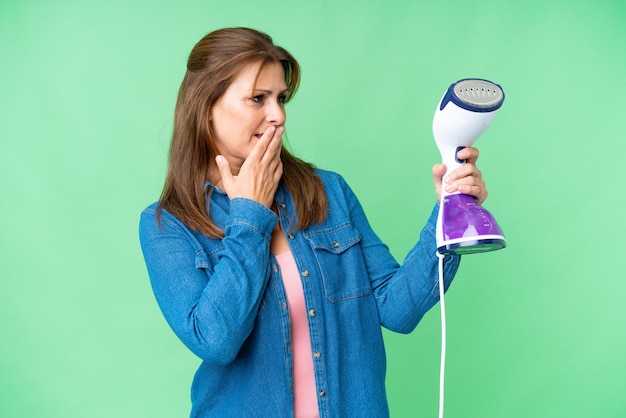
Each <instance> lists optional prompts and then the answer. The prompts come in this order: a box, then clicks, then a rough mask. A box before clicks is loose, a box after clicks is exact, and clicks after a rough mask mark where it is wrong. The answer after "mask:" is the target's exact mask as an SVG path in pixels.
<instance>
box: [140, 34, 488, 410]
mask: <svg viewBox="0 0 626 418" xmlns="http://www.w3.org/2000/svg"><path fill="white" fill-rule="evenodd" d="M299 80H300V69H299V66H298V63H297V62H296V60H295V59H294V58H293V57H292V56H291V54H289V53H288V52H287V51H285V50H284V49H282V48H280V47H278V46H275V45H274V44H273V43H272V40H271V38H270V37H269V36H267V35H265V34H263V33H260V32H257V31H254V30H251V29H245V28H232V29H222V30H218V31H215V32H213V33H210V34H208V35H206V36H205V37H204V38H203V39H202V40H200V42H198V44H196V46H195V47H194V49H193V50H192V52H191V54H190V57H189V60H188V64H187V72H186V75H185V78H184V80H183V82H182V85H181V87H180V91H179V95H178V101H177V105H176V110H175V123H174V133H173V139H172V144H171V149H170V156H169V167H168V173H167V178H166V181H165V186H164V189H163V193H162V196H161V199H160V200H159V202H158V203H155V204H153V205H151V206H150V207H148V208H147V209H146V210H145V211H144V212H143V213H142V217H141V223H140V239H141V245H142V249H143V252H144V257H145V260H146V264H147V267H148V272H149V275H150V280H151V283H152V287H153V290H154V294H155V297H156V299H157V302H158V304H159V306H160V308H161V310H162V312H163V314H164V316H165V318H166V320H167V321H168V323H169V325H170V326H171V328H172V329H173V330H174V332H175V333H176V335H177V336H178V337H179V338H180V339H181V340H182V341H183V343H185V345H186V346H187V347H188V348H189V349H190V350H192V351H193V352H194V353H195V354H196V355H198V356H199V357H200V358H201V359H202V364H201V366H200V368H199V369H198V371H197V373H196V376H195V379H194V382H193V385H192V411H191V416H192V417H231V416H232V417H256V416H259V417H293V416H297V417H318V416H319V417H349V416H355V417H384V416H388V414H389V412H388V407H387V400H386V395H385V385H384V383H385V351H384V347H383V337H382V331H381V326H384V327H386V328H388V329H390V330H393V331H396V332H402V333H408V332H411V331H412V330H413V329H414V328H415V326H416V325H417V323H418V322H419V321H420V319H421V318H422V316H423V315H424V314H425V313H426V311H428V309H430V308H431V307H432V306H433V305H434V304H435V303H436V302H437V300H438V288H437V278H438V276H437V262H438V260H437V257H436V254H435V252H436V244H435V236H434V231H435V222H436V215H437V209H438V206H437V205H435V208H434V210H433V213H432V214H431V216H430V218H429V219H428V222H427V224H426V226H425V227H424V229H423V230H422V232H421V235H420V241H419V242H418V243H417V244H416V245H415V247H414V248H413V249H412V250H411V251H410V252H409V254H408V255H407V257H406V259H405V260H404V263H403V265H402V266H399V265H398V264H397V263H396V261H395V260H394V258H393V257H392V256H391V254H390V253H389V250H388V248H387V247H386V246H385V245H384V244H383V243H382V242H381V241H380V240H379V238H378V237H377V236H376V235H375V233H374V232H373V231H372V229H371V227H370V225H369V224H368V221H367V219H366V217H365V214H364V212H363V209H362V208H361V206H360V204H359V202H358V201H357V198H356V197H355V195H354V194H353V193H352V191H351V189H350V188H349V187H348V185H347V184H346V183H345V181H344V180H343V179H342V177H340V176H339V175H337V174H335V173H332V172H328V171H324V170H319V169H316V168H313V166H312V165H310V164H308V163H305V162H303V161H301V160H299V159H297V158H296V157H294V156H292V155H291V154H290V153H289V152H288V151H287V150H286V149H285V148H283V147H282V139H281V138H282V134H283V132H284V124H285V118H286V113H285V107H284V106H285V103H286V102H288V101H289V100H290V99H291V98H292V97H293V95H294V94H295V92H296V90H297V88H298V83H299ZM459 158H463V159H467V160H468V162H469V163H468V164H465V165H463V166H462V167H460V168H458V169H457V170H455V172H453V173H451V174H450V175H449V176H450V179H449V183H450V184H451V186H450V187H451V188H452V189H453V190H459V191H461V192H463V193H468V194H472V195H474V196H476V197H477V198H478V199H479V201H481V202H482V201H483V200H484V199H485V198H486V196H487V191H486V189H485V185H484V182H483V180H482V179H481V175H480V171H479V170H478V169H477V168H476V166H475V161H476V159H477V158H478V151H477V150H476V149H474V148H466V149H464V150H462V151H460V152H459ZM444 172H445V167H443V166H442V165H435V166H434V167H433V169H432V173H433V177H434V179H435V188H436V191H437V193H440V188H441V176H442V175H443V173H444ZM459 261H460V260H459V257H456V256H455V257H447V258H446V260H445V270H446V271H445V277H446V278H447V280H446V283H445V286H446V288H447V286H449V284H450V280H451V278H452V277H453V276H454V274H455V272H456V270H457V268H458V265H459Z"/></svg>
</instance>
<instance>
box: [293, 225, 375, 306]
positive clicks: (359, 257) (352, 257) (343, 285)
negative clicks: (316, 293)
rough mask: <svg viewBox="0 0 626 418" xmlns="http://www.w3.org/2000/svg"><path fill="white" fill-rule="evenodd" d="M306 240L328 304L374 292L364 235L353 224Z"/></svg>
mask: <svg viewBox="0 0 626 418" xmlns="http://www.w3.org/2000/svg"><path fill="white" fill-rule="evenodd" d="M304 237H305V238H306V240H307V241H308V242H309V244H310V245H311V247H312V249H313V254H314V256H315V260H316V261H317V264H318V267H319V269H320V272H321V274H322V280H323V283H324V292H325V296H326V298H327V299H328V300H329V301H331V302H332V303H336V302H340V301H342V300H347V299H354V298H358V297H361V296H366V295H369V294H371V293H372V286H371V283H370V280H369V277H368V275H367V270H366V268H365V262H364V260H363V252H362V250H361V246H360V242H361V235H360V234H359V231H357V230H356V229H355V228H354V227H353V226H352V224H350V223H345V224H341V225H337V226H334V227H331V228H325V229H322V230H315V231H310V232H307V233H305V234H304Z"/></svg>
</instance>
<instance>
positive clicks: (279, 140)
mask: <svg viewBox="0 0 626 418" xmlns="http://www.w3.org/2000/svg"><path fill="white" fill-rule="evenodd" d="M283 132H285V128H284V127H282V126H279V127H277V128H276V130H275V131H274V134H273V136H272V137H271V138H270V139H269V144H268V145H267V148H266V149H265V153H264V154H263V157H262V159H261V161H264V160H265V161H268V160H278V159H280V152H281V150H282V147H283Z"/></svg>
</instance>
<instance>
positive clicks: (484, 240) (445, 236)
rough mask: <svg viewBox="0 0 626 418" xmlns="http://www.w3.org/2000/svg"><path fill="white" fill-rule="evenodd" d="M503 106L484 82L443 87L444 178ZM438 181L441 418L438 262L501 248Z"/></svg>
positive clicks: (481, 219) (437, 122)
mask: <svg viewBox="0 0 626 418" xmlns="http://www.w3.org/2000/svg"><path fill="white" fill-rule="evenodd" d="M503 101H504V92H503V91H502V88H501V87H500V86H499V85H497V84H494V83H492V82H490V81H487V80H482V79H477V78H467V79H463V80H459V81H457V82H456V83H454V84H452V85H451V86H450V87H448V90H447V91H446V93H445V94H444V95H443V97H442V99H441V101H440V102H439V106H438V107H437V109H436V110H435V117H434V119H433V135H434V137H435V142H436V143H437V146H438V147H439V152H440V153H441V158H442V160H443V161H442V162H443V164H445V165H446V173H449V172H452V171H453V170H455V169H456V168H457V167H460V166H461V165H462V164H464V163H465V161H464V160H459V159H458V157H457V153H458V152H459V151H460V150H462V149H463V148H465V147H470V146H472V144H473V143H474V141H475V140H476V139H477V138H478V137H479V136H480V135H481V134H482V133H483V132H485V130H486V129H487V127H489V125H490V124H491V121H493V118H494V117H495V116H496V114H497V113H498V109H500V106H502V102H503ZM446 186H447V183H446V181H445V174H444V181H443V184H442V191H441V202H440V207H439V217H438V218H437V230H436V238H437V257H438V258H439V302H440V305H441V366H440V375H439V417H440V418H443V404H444V399H443V398H444V373H445V358H446V314H445V311H446V309H445V300H444V283H443V260H444V257H445V255H446V254H459V255H461V254H474V253H481V252H487V251H494V250H499V249H501V248H504V247H505V246H506V241H505V240H504V234H503V233H502V230H501V229H500V227H499V226H498V224H497V223H496V220H495V219H494V217H493V216H492V215H491V213H489V212H488V211H487V210H486V209H484V208H483V207H482V206H480V205H479V204H478V201H477V200H476V198H474V197H473V196H470V195H466V194H462V193H460V192H453V193H447V192H446V191H445V188H446Z"/></svg>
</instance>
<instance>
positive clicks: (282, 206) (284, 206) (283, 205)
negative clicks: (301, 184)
mask: <svg viewBox="0 0 626 418" xmlns="http://www.w3.org/2000/svg"><path fill="white" fill-rule="evenodd" d="M278 205H279V206H280V207H281V208H283V209H285V208H286V207H287V205H285V204H284V203H282V202H281V203H279V204H278Z"/></svg>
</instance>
